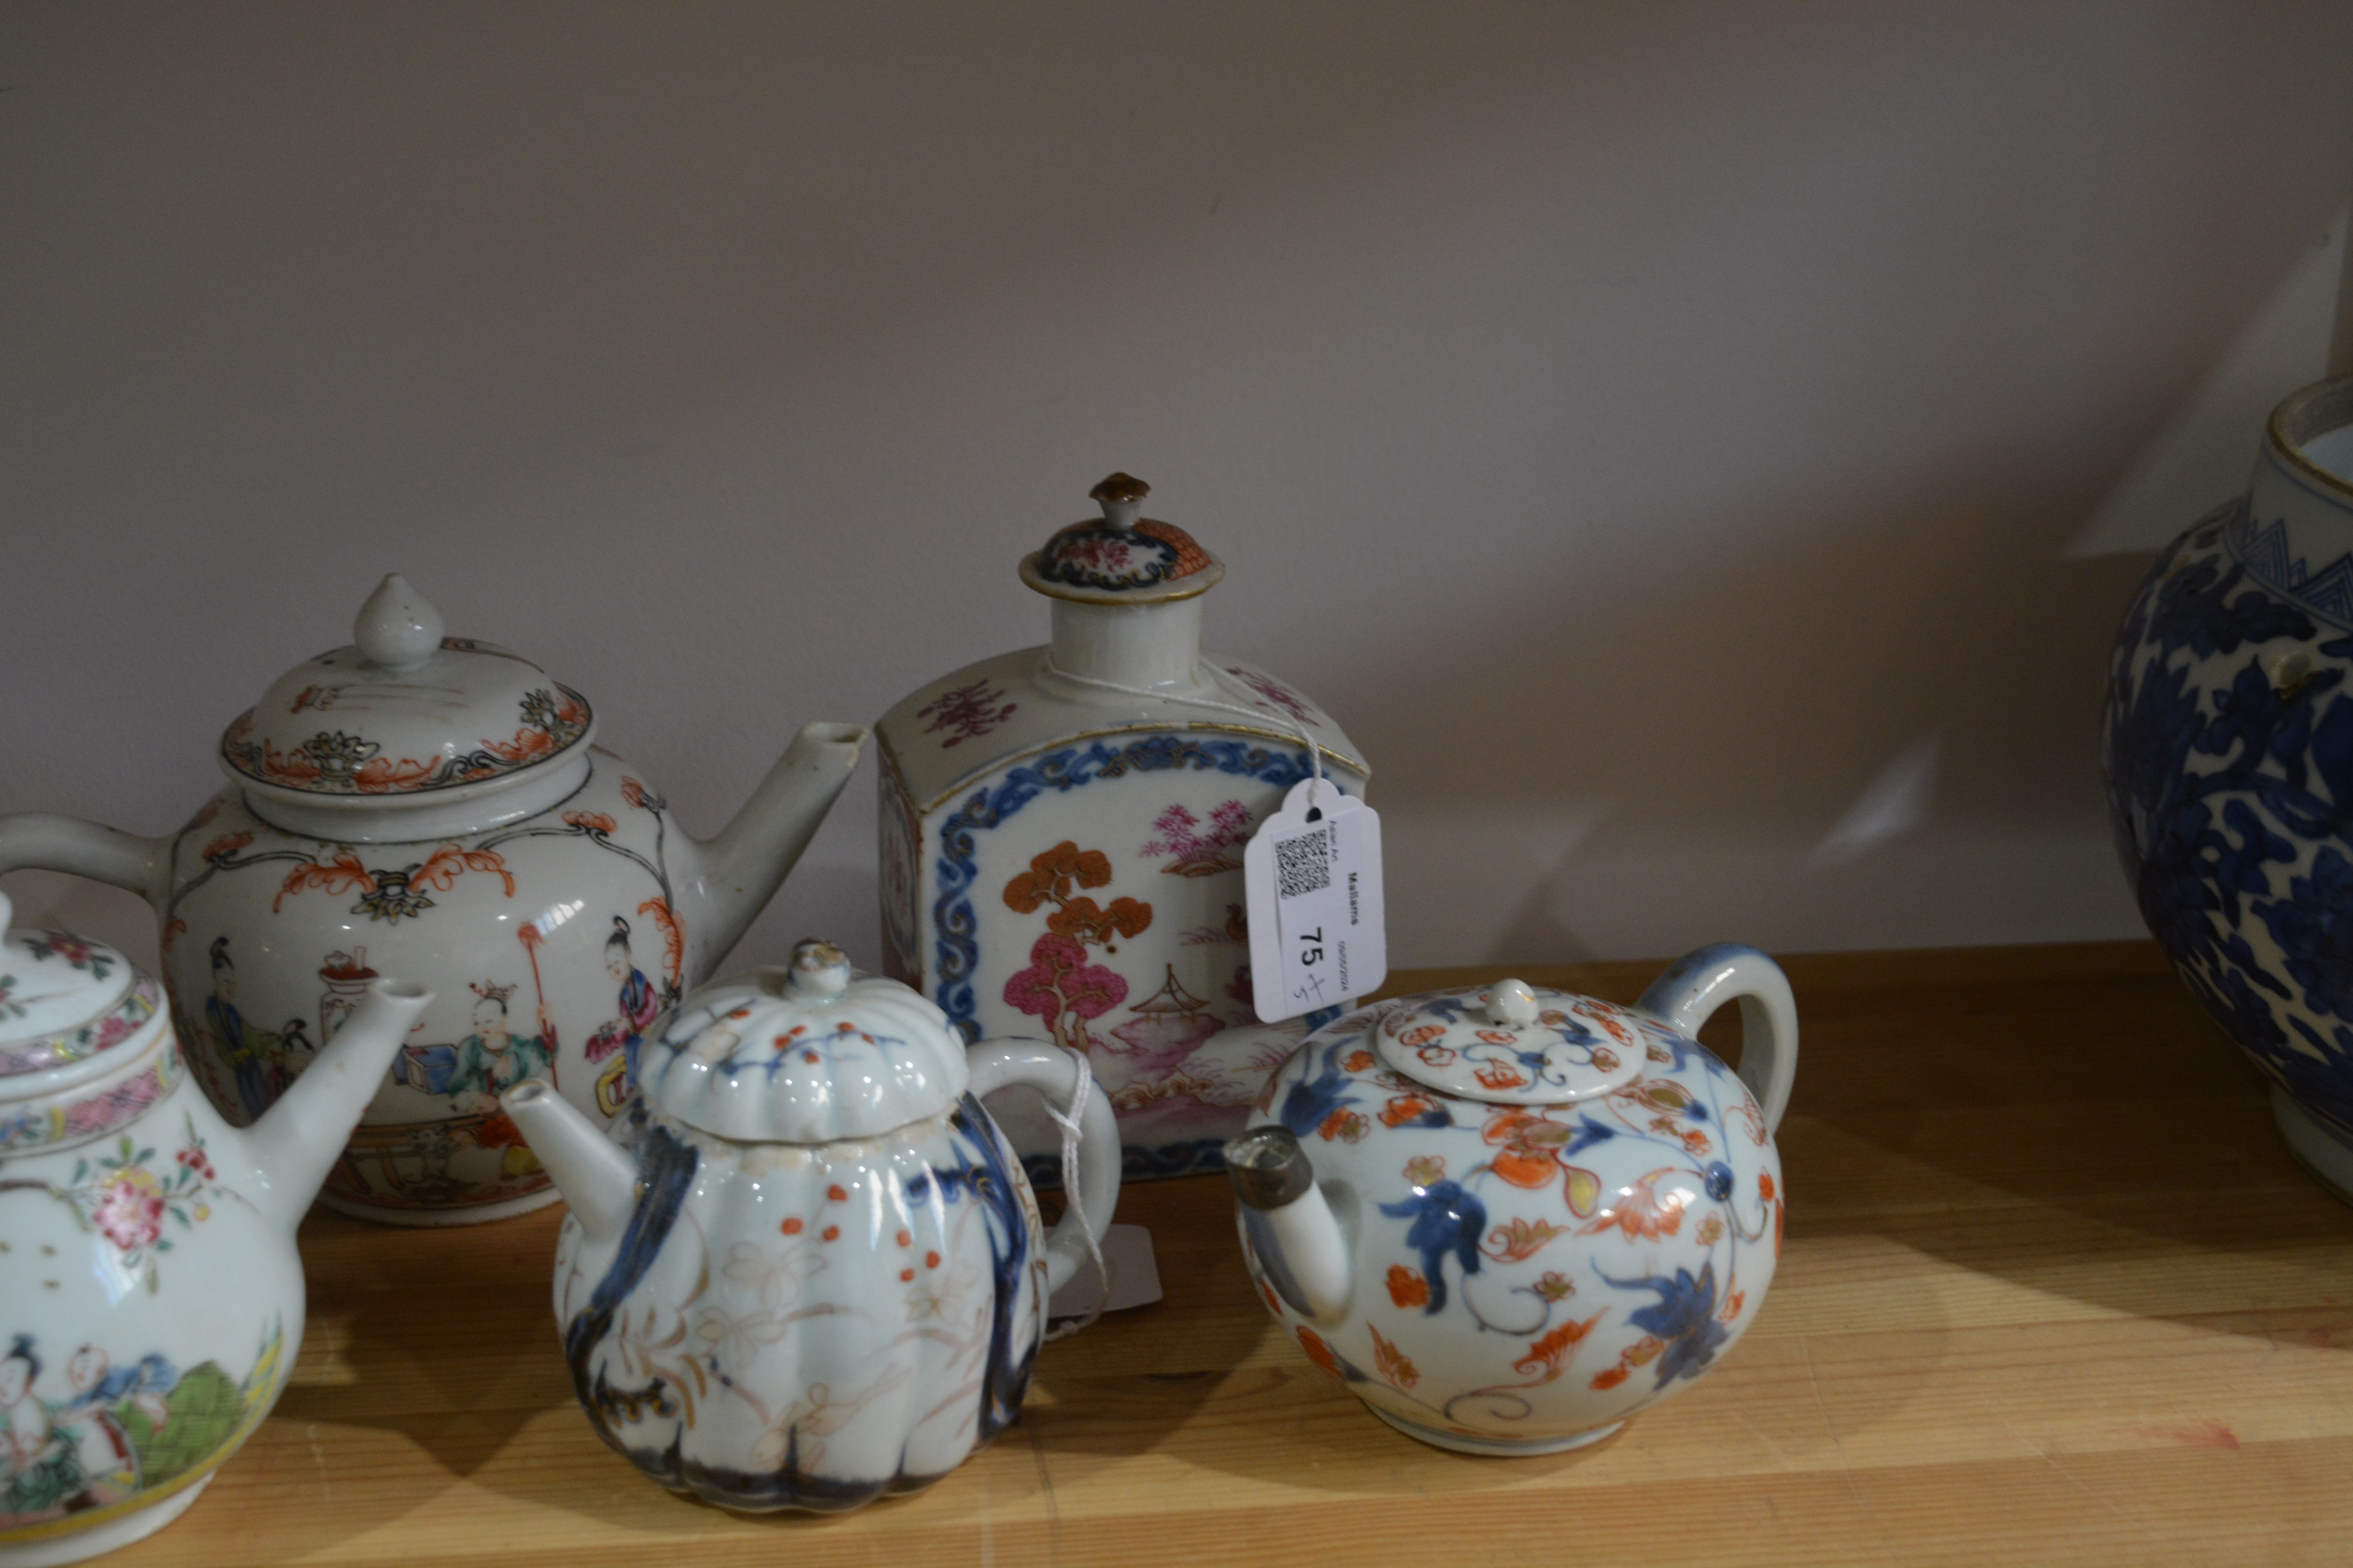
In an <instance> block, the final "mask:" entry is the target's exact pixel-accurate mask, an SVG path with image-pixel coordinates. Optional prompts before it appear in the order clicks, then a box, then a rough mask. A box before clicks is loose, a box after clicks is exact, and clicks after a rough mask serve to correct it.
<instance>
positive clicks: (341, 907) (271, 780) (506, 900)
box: [0, 576, 866, 1225]
mask: <svg viewBox="0 0 2353 1568" xmlns="http://www.w3.org/2000/svg"><path fill="white" fill-rule="evenodd" d="M353 644H354V646H352V647H339V648H336V649H334V650H333V651H332V652H330V653H324V654H322V655H320V656H319V657H318V658H313V659H311V660H309V661H307V662H306V663H303V664H301V665H298V666H296V667H295V668H293V669H291V670H289V671H288V672H287V673H286V674H284V675H283V676H280V678H279V679H278V681H277V683H276V684H275V685H273V686H272V687H270V689H269V691H267V692H266V693H264V694H263V696H262V699H261V700H260V701H259V703H257V704H256V705H255V706H254V707H253V708H252V709H251V710H249V711H248V712H246V713H245V714H243V715H242V716H240V717H239V718H238V719H237V721H235V722H234V723H232V724H231V725H229V727H228V731H227V733H226V734H225V735H223V736H222V738H221V744H220V765H221V768H222V771H223V772H225V773H227V775H228V781H229V782H228V786H227V788H226V789H224V790H222V791H221V792H220V794H218V795H216V796H214V797H213V798H212V799H211V800H210V801H208V802H206V804H205V805H204V806H203V807H202V808H201V809H200V810H198V811H197V813H196V814H195V816H193V817H191V818H190V819H189V820H188V823H187V825H186V826H184V827H182V828H181V829H180V830H179V831H178V832H177V833H174V834H173V835H171V836H169V837H164V838H153V839H147V838H134V837H131V836H129V835H127V834H122V833H117V832H115V831H113V830H112V829H111V828H105V827H100V826H97V825H96V824H94V823H89V822H82V821H79V820H76V819H75V818H72V817H65V816H36V815H25V816H5V817H0V871H6V870H13V869H15V868H18V867H25V866H37V867H45V868H50V869H55V870H61V871H72V872H78V873H79V874H81V875H84V876H88V877H93V878H96V879H99V880H100V881H105V882H111V883H113V884H114V885H116V886H118V887H122V888H128V889H131V890H132V891H133V892H135V893H138V894H140V895H142V897H144V898H145V899H146V900H148V902H149V903H151V904H152V905H153V907H154V910H155V913H156V917H157V919H158V920H159V921H161V922H162V925H163V949H164V976H165V979H166V980H167V981H168V982H169V986H170V993H171V998H172V1004H173V1011H174V1019H175V1021H176V1022H177V1024H178V1026H179V1030H180V1036H181V1038H182V1040H183V1042H184V1043H185V1046H186V1047H187V1051H188V1056H189V1060H190V1063H191V1065H192V1066H193V1067H194V1068H195V1073H196V1077H197V1080H198V1081H199V1082H200V1083H201V1084H202V1085H203V1086H204V1089H205V1091H206V1093H207V1094H209V1095H210V1096H211V1097H212V1100H213V1103H214V1104H215V1105H216V1106H217V1107H219V1109H220V1110H221V1112H222V1114H223V1115H225V1116H226V1117H227V1118H228V1120H229V1121H231V1122H232V1123H235V1124H237V1125H239V1126H243V1125H245V1124H247V1123H248V1122H250V1121H253V1120H254V1119H255V1118H256V1117H258V1116H259V1115H260V1114H261V1113H262V1112H263V1111H264V1110H268V1109H269V1106H270V1104H271V1103H272V1102H273V1101H275V1100H277V1099H278V1097H279V1096H280V1094H281V1093H283V1092H285V1090H286V1089H287V1086H288V1085H289V1084H290V1083H291V1082H293V1081H294V1079H296V1077H297V1076H298V1075H299V1074H301V1072H302V1071H303V1069H304V1068H306V1067H307V1066H308V1065H309V1064H310V1062H311V1060H312V1059H313V1058H314V1057H315V1056H316V1054H317V1053H318V1052H319V1051H321V1050H322V1049H323V1048H324V1047H326V1045H327V1043H328V1042H329V1041H330V1040H332V1038H333V1037H335V1034H336V1032H337V1031H338V1030H339V1029H341V1028H342V1027H343V1025H344V1023H345V1022H346V1020H348V1019H349V1018H350V1017H352V1016H353V1006H354V1005H355V1003H356V1000H357V999H358V998H359V997H360V996H362V995H364V994H365V992H366V988H367V985H368V984H369V982H370V981H372V980H373V979H374V978H375V974H376V973H377V971H378V970H379V969H381V970H383V971H385V972H386V973H399V974H404V975H407V976H409V977H411V978H413V979H416V980H417V981H418V982H420V983H421V984H427V985H430V986H431V987H433V988H434V990H435V991H437V992H438V994H439V995H440V997H441V1000H440V1002H439V1003H438V1005H435V1006H433V1007H431V1008H429V1009H427V1012H426V1014H425V1016H424V1018H423V1020H422V1021H421V1023H420V1024H419V1026H418V1029H417V1037H416V1038H415V1039H413V1040H411V1041H409V1042H408V1043H407V1045H406V1047H404V1048H403V1049H402V1050H401V1051H400V1053H399V1055H398V1057H397V1058H396V1060H395V1062H394V1064H393V1070H392V1072H391V1073H390V1075H389V1076H388V1079H387V1080H386V1081H385V1084H384V1085H383V1086H382V1088H381V1089H380V1091H379V1092H378V1093H377V1095H376V1097H375V1103H374V1104H373V1105H372V1106H371V1107H370V1108H369V1110H368V1113H367V1116H366V1118H365V1120H364V1122H363V1123H362V1125H361V1126H360V1127H359V1128H358V1130H357V1131H355V1132H354V1133H353V1137H352V1140H351V1145H350V1147H349V1149H348V1150H346V1152H345V1156H344V1158H343V1159H342V1160H341V1161H339V1162H337V1163H336V1165H335V1168H334V1170H333V1172H332V1173H331V1174H330V1175H329V1177H328V1179H327V1184H326V1189H325V1192H324V1193H323V1194H322V1198H323V1201H324V1202H326V1203H327V1204H329V1205H331V1206H332V1207H335V1208H338V1209H341V1210H343V1212H344V1213H347V1214H355V1215H362V1216H364V1217H365V1218H369V1219H376V1220H387V1221H391V1222H393V1223H396V1224H409V1225H447V1224H463V1223H469V1222H471V1221H476V1220H485V1219H495V1218H498V1217H501V1216H502V1215H511V1214H519V1213H522V1211H524V1210H526V1209H532V1208H536V1207H538V1206H540V1205H543V1204H547V1203H552V1202H554V1199H555V1191H554V1188H553V1187H552V1186H550V1185H549V1184H548V1180H547V1174H546V1173H545V1172H544V1171H543V1170H541V1169H540V1167H539V1164H538V1163H537V1162H536V1161H535V1160H534V1159H533V1157H532V1153H531V1151H530V1149H529V1148H528V1147H527V1146H525V1144H524V1143H523V1141H522V1138H521V1136H520V1135H519V1134H518V1133H517V1132H516V1131H515V1128H514V1125H513V1124H512V1122H511V1121H508V1120H507V1117H506V1115H505V1114H504V1113H503V1112H502V1111H501V1110H499V1106H498V1097H499V1095H500V1093H501V1091H502V1090H504V1089H509V1088H512V1086H513V1085H515V1084H517V1083H520V1082H522V1080H523V1079H526V1078H529V1077H532V1076H533V1075H535V1074H543V1075H546V1076H549V1077H551V1078H552V1079H554V1081H555V1083H556V1084H558V1085H559V1086H560V1087H561V1088H562V1089H563V1092H564V1093H565V1095H566V1096H568V1097H569V1098H570V1099H571V1100H573V1102H574V1103H575V1104H576V1105H578V1106H579V1107H580V1108H581V1109H582V1110H585V1111H589V1112H592V1113H594V1114H596V1115H598V1116H601V1117H610V1116H611V1115H612V1114H613V1113H614V1112H615V1111H617V1110H618V1109H619V1108H620V1104H621V1101H622V1100H623V1099H624V1098H625V1097H626V1095H627V1093H628V1088H629V1084H630V1081H631V1080H630V1075H631V1074H632V1073H633V1072H634V1070H635V1068H636V1060H637V1053H638V1043H639V1041H640V1040H641V1038H642V1037H643V1035H644V1031H645V1030H646V1028H647V1027H648V1026H649V1025H650V1024H652V1022H653V1021H654V1018H655V1017H656V1016H657V1015H659V1013H660V1012H661V1011H662V1009H663V1008H665V1007H667V1006H668V1005H670V1004H671V1003H673V1002H675V1001H677V1000H678V998H679V997H680V996H681V994H683V993H684V992H685V990H686V988H687V987H688V986H690V985H691V984H695V983H696V982H697V981H699V980H700V979H701V978H702V975H703V974H704V973H707V972H708V969H709V967H710V966H711V965H712V963H715V962H716V961H717V960H718V959H719V957H720V956H721V955H722V954H723V953H725V952H726V951H727V950H728V949H729V948H730V947H732V946H733V945H734V942H735V939H736V938H737V937H739V936H741V935H742V934H743V931H744V927H745V926H746V925H747V924H749V923H750V922H751V920H752V917H753V916H754V915H755V914H756V913H758V912H759V910H760V908H761V906H762V905H763V904H765V902H766V901H767V900H768V897H769V895H770V894H772V893H774V892H775V891H776V886H777V884H778V883H779V882H781V881H782V880H783V879H784V876H785V873H786V871H787V870H789V869H790V868H791V867H792V865H793V862H794V861H795V860H797V859H798V858H799V857H800V853H801V851H802V849H803V848H804V847H807V843H808V841H809V837H810V835H811V834H813V833H814V832H815V831H816V830H817V826H818V823H819V822H820V821H821V820H823V818H824V816H825V814H826V812H827V811H828V809H829V808H830V807H831V805H832V804H833V801H834V797H835V796H836V795H839V793H840V792H841V787H842V785H843V784H845V783H847V782H848V780H849V772H850V769H851V768H852V767H853V766H855V765H856V763H857V761H858V753H859V750H860V746H861V745H862V744H863V743H864V742H865V738H866V731H864V730H862V729H860V728H858V727H856V726H854V725H847V724H811V725H808V726H807V727H806V728H804V729H803V730H802V731H800V733H799V735H798V736H797V737H796V738H795V740H794V741H793V743H792V745H791V747H790V748H789V749H787V750H786V752H785V754H784V757H783V758H782V759H781V760H780V761H779V762H778V763H776V766H775V768H774V769H772V770H771V771H770V773H769V774H768V777H767V779H766V782H765V783H764V784H761V786H760V789H759V792H758V793H757V794H756V795H754V796H753V797H752V800H751V802H750V804H748V805H745V806H744V809H743V811H742V812H741V813H739V814H738V815H737V816H736V818H735V820H734V821H733V822H732V823H730V824H729V825H728V826H727V827H726V828H725V829H724V830H723V831H722V832H721V833H720V834H719V836H718V837H715V838H712V839H709V840H707V841H699V840H696V839H694V838H691V837H688V836H687V835H686V834H685V833H683V832H682V831H681V830H680V828H679V826H678V824H677V823H676V822H675V821H674V820H673V819H672V818H671V816H670V807H669V805H667V804H666V803H665V802H664V800H663V799H662V795H661V793H660V792H659V790H657V789H656V788H654V786H653V785H652V784H650V783H649V782H648V781H647V780H646V778H645V776H644V774H643V773H641V772H639V771H638V769H636V768H633V767H631V766H630V765H629V764H628V763H625V762H623V761H622V760H621V759H620V758H618V757H617V756H615V755H613V754H612V753H611V752H607V751H606V750H604V749H603V748H602V747H599V746H596V745H595V744H593V743H592V742H594V740H595V737H596V715H595V714H594V713H593V712H592V711H591V710H590V708H589V706H588V700H587V699H586V698H585V697H582V696H581V695H580V694H579V693H578V692H576V691H574V690H572V689H570V688H569V687H566V686H563V685H561V684H559V683H558V682H556V681H555V680H554V679H550V677H549V676H548V674H547V672H546V671H544V670H543V669H541V668H539V666H537V665H535V664H533V663H531V662H530V661H529V660H527V659H525V658H522V657H520V656H519V655H516V654H512V653H509V652H507V651H506V650H505V649H503V648H499V647H492V646H491V645H490V644H488V643H481V642H475V641H473V640H471V639H470V638H466V637H444V636H442V623H441V616H440V615H439V613H438V612H437V611H436V610H435V609H434V608H433V606H432V605H428V604H427V603H426V602H425V600H424V599H423V598H421V597H419V596H418V595H417V593H416V591H415V590H413V589H412V588H410V587H409V586H408V584H406V582H404V581H403V580H402V579H401V578H399V577H398V576H391V577H386V578H385V580H384V584H383V585H382V586H380V587H379V588H377V589H376V591H375V594H374V595H372V596H371V597H370V598H369V599H368V601H367V603H366V605H364V607H363V608H362V609H361V611H360V614H359V618H358V622H357V624H356V626H354V628H353Z"/></svg>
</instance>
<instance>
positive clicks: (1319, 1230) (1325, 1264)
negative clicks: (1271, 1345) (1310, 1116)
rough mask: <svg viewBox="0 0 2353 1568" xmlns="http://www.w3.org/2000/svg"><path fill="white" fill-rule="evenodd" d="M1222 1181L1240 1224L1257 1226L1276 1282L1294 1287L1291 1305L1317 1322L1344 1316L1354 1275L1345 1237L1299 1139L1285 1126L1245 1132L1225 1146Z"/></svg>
mask: <svg viewBox="0 0 2353 1568" xmlns="http://www.w3.org/2000/svg"><path fill="white" fill-rule="evenodd" d="M1226 1174H1227V1176H1229V1178H1230V1179H1231V1180H1232V1182H1233V1184H1234V1195H1235V1196H1236V1197H1238V1198H1240V1200H1241V1203H1242V1208H1243V1210H1244V1212H1245V1215H1246V1217H1247V1218H1249V1219H1251V1220H1254V1221H1255V1222H1256V1223H1254V1224H1252V1225H1251V1226H1250V1231H1251V1235H1252V1240H1253V1242H1254V1244H1256V1245H1257V1246H1258V1247H1259V1252H1260V1260H1261V1262H1263V1263H1266V1264H1269V1265H1271V1268H1270V1269H1269V1272H1270V1273H1272V1274H1274V1275H1276V1276H1277V1279H1278V1283H1283V1282H1287V1283H1288V1284H1290V1285H1291V1286H1293V1287H1294V1288H1295V1289H1296V1291H1297V1294H1298V1296H1299V1297H1300V1298H1301V1300H1299V1302H1298V1303H1297V1304H1298V1305H1300V1306H1303V1307H1304V1308H1305V1309H1306V1310H1307V1311H1308V1312H1310V1313H1311V1314H1313V1315H1314V1316H1315V1317H1318V1318H1331V1317H1337V1316H1338V1315H1340V1314H1341V1313H1343V1312H1345V1311H1346V1310H1348V1297H1349V1293H1350V1291H1349V1286H1350V1282H1351V1279H1352V1278H1353V1274H1354V1270H1353V1269H1352V1268H1350V1266H1349V1258H1348V1237H1347V1235H1346V1233H1345V1232H1344V1231H1343V1230H1342V1229H1341V1227H1340V1220H1339V1216H1338V1215H1335V1214H1334V1213H1333V1212H1332V1205H1330V1204H1329V1203H1328V1202H1326V1201H1325V1199H1324V1189H1323V1188H1321V1187H1319V1186H1317V1185H1316V1184H1315V1167H1314V1165H1313V1164H1312V1163H1310V1162H1309V1160H1308V1158H1307V1151H1306V1150H1304V1149H1303V1148H1301V1147H1300V1146H1299V1139H1298V1137H1297V1136H1296V1135H1295V1134H1294V1133H1293V1131H1291V1129H1289V1128H1288V1127H1282V1126H1271V1127H1253V1128H1251V1129H1250V1131H1247V1132H1245V1133H1243V1134H1242V1135H1241V1136H1240V1137H1239V1138H1237V1139H1235V1140H1234V1141H1233V1142H1230V1143H1229V1144H1227V1145H1226ZM1270 1253H1271V1256H1269V1254H1270ZM1284 1276H1287V1277H1288V1279H1287V1281H1284V1280H1283V1279H1282V1277H1284ZM1290 1293H1291V1292H1289V1291H1285V1294H1290Z"/></svg>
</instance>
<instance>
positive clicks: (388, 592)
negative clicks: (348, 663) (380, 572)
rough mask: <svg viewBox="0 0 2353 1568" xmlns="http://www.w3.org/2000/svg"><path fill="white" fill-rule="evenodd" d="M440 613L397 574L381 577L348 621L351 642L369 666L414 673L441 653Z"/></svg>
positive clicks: (391, 573) (389, 573) (387, 574)
mask: <svg viewBox="0 0 2353 1568" xmlns="http://www.w3.org/2000/svg"><path fill="white" fill-rule="evenodd" d="M442 629H443V628H442V625H441V612H440V611H438V610H437V609H435V608H434V607H433V605H432V604H431V603H430V602H429V601H428V600H427V598H426V597H425V595H422V594H420V593H418V592H417V590H416V589H414V588H412V587H410V586H409V585H408V579H407V578H406V577H404V576H402V575H401V574H399V573H397V572H387V573H385V578H384V581H383V582H381V583H379V584H376V589H375V593H373V594H370V595H368V596H367V603H366V604H364V605H361V606H360V613H359V615H358V616H356V617H354V618H353V621H352V641H353V644H354V645H356V646H357V647H358V648H359V650H360V652H361V653H362V654H363V655H364V656H365V657H366V658H367V660H368V662H369V663H371V664H374V665H377V666H380V667H381V668H385V669H415V668H418V667H419V666H420V665H423V664H424V663H426V662H427V660H429V659H430V658H432V657H433V656H434V655H435V654H436V653H438V652H439V651H440V649H441V633H442Z"/></svg>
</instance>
